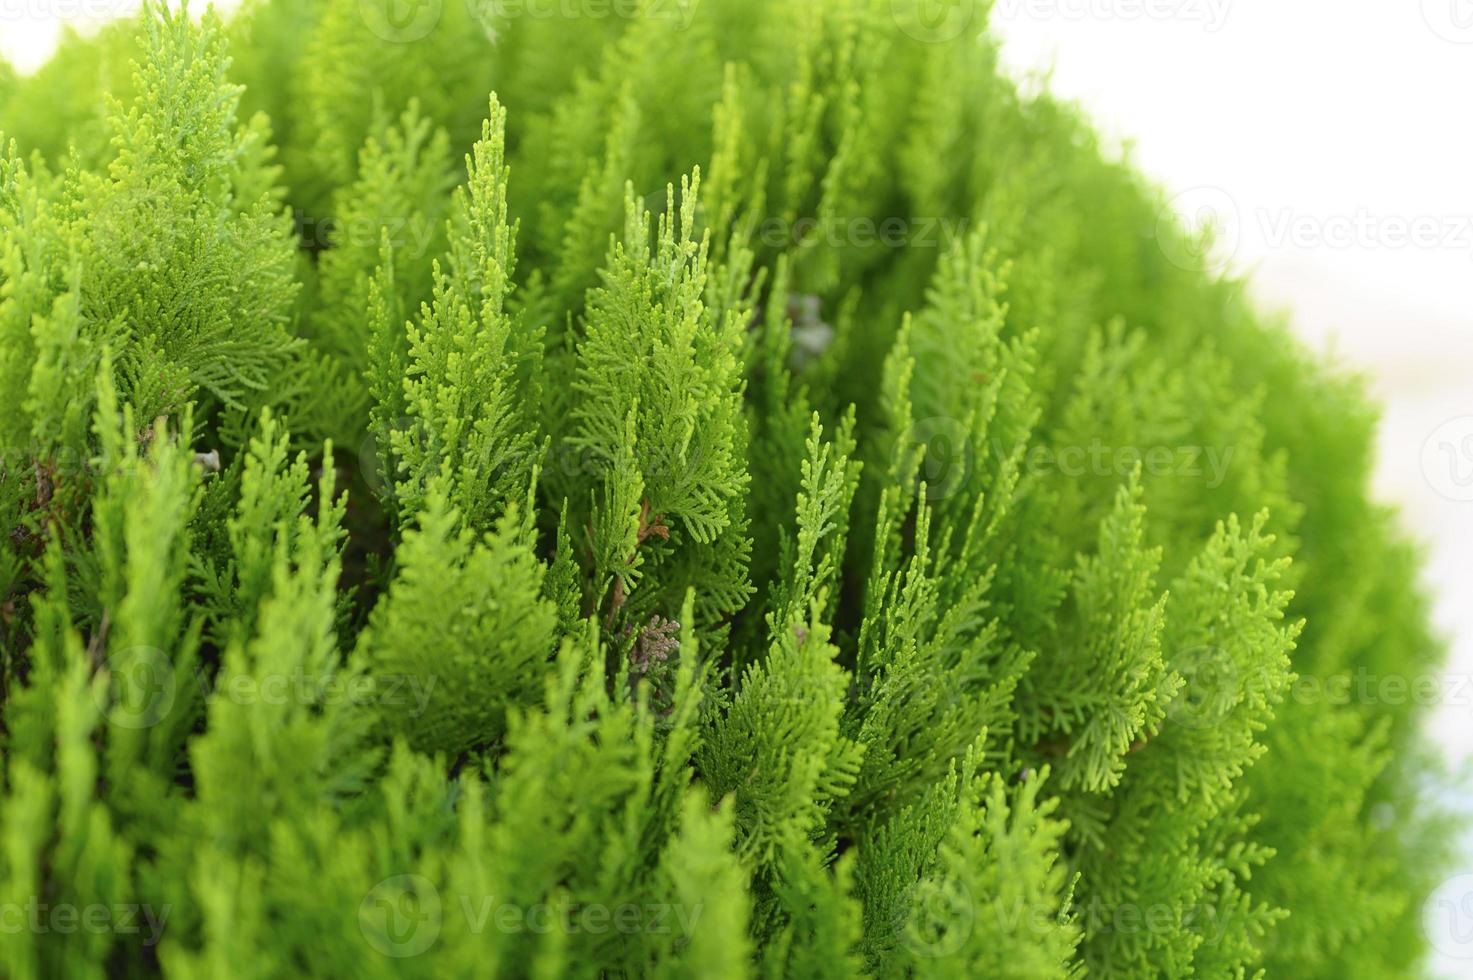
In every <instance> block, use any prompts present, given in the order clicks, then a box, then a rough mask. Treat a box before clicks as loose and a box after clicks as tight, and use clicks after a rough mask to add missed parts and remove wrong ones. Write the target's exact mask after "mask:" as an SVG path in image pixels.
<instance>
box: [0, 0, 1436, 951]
mask: <svg viewBox="0 0 1473 980" xmlns="http://www.w3.org/2000/svg"><path fill="white" fill-rule="evenodd" d="M925 6H926V4H920V3H917V4H909V3H892V2H891V0H823V2H810V3H798V4H785V3H777V2H752V0H701V2H700V3H698V4H697V3H690V4H674V3H658V2H649V3H638V4H623V5H621V4H613V5H608V6H607V7H606V8H605V9H604V14H605V15H604V16H597V17H595V16H574V14H576V13H578V11H572V10H567V9H564V10H560V11H559V16H557V17H554V18H542V17H538V16H532V15H531V14H530V13H529V9H530V8H527V9H523V8H520V7H517V6H516V5H498V4H460V3H445V4H418V5H415V4H406V5H401V6H399V7H397V8H395V9H397V10H398V13H400V14H404V15H405V16H406V17H407V19H405V18H404V17H391V16H388V15H387V14H388V13H393V11H392V10H388V8H386V7H382V6H380V5H376V4H372V3H360V2H358V0H321V2H318V3H312V4H304V3H301V2H300V0H253V2H249V3H247V4H245V5H244V6H243V7H242V9H241V10H240V11H239V13H238V14H237V15H236V16H235V17H234V18H233V19H232V20H231V21H230V22H229V23H228V24H222V23H220V22H219V21H218V20H217V19H216V18H215V17H214V16H213V15H208V14H207V15H206V16H204V17H203V18H192V17H191V16H190V15H189V14H188V13H187V12H182V13H170V12H168V11H167V10H165V9H164V7H163V5H162V4H159V3H151V4H149V5H148V7H147V9H146V10H145V11H144V12H143V14H142V15H141V16H140V18H139V19H137V20H135V21H129V22H125V23H121V24H118V25H115V26H113V27H110V28H108V29H107V30H105V31H103V32H101V33H99V34H97V35H96V36H94V37H91V38H77V37H70V38H68V39H67V40H66V41H65V42H64V43H63V45H62V47H61V49H60V50H59V51H58V53H57V55H56V57H55V58H54V60H53V61H52V62H51V63H50V64H48V65H47V66H46V67H45V68H43V69H42V70H41V71H39V72H38V73H36V74H35V75H32V76H28V77H21V76H18V75H16V74H14V73H13V72H11V71H10V70H9V69H0V130H3V131H4V133H5V134H7V135H6V137H5V139H4V140H3V141H0V146H3V152H0V395H3V397H0V529H3V531H4V533H3V534H0V930H3V931H4V932H5V937H4V941H3V942H0V974H3V975H4V976H6V977H14V978H16V980H32V978H41V977H54V976H56V977H102V976H138V977H151V976H160V975H163V976H169V977H200V978H210V977H238V976H258V977H263V978H265V977H277V976H324V977H340V976H354V977H358V976H362V977H399V976H423V977H445V976H451V977H483V976H539V977H560V976H579V977H583V976H588V977H593V976H608V977H618V976H625V977H643V976H657V977H671V978H676V977H712V978H717V977H719V978H725V977H747V976H763V977H789V976H792V977H805V978H806V977H846V978H847V977H859V976H872V977H880V978H898V977H927V976H938V977H943V976H944V977H952V976H977V977H1019V978H1023V977H1027V978H1033V977H1063V978H1077V977H1081V976H1088V975H1093V976H1108V977H1114V976H1125V977H1158V976H1162V977H1187V976H1197V977H1251V976H1260V975H1268V976H1294V977H1301V976H1302V977H1340V976H1368V977H1369V976H1374V977H1378V978H1379V977H1399V976H1416V975H1418V974H1419V970H1420V969H1421V968H1422V961H1423V958H1424V955H1425V950H1424V948H1423V946H1424V944H1423V942H1422V939H1421V934H1420V932H1419V930H1418V926H1417V922H1416V918H1417V916H1418V914H1419V907H1420V904H1421V901H1422V899H1423V897H1424V896H1425V895H1426V894H1427V892H1428V890H1429V888H1430V887H1431V886H1432V885H1433V884H1434V883H1435V881H1436V879H1437V876H1438V874H1439V873H1440V869H1441V868H1442V867H1443V861H1444V855H1445V851H1446V843H1445V841H1446V830H1447V828H1446V826H1445V825H1444V822H1443V821H1442V819H1441V818H1440V816H1439V815H1438V814H1437V813H1435V812H1433V810H1432V809H1431V807H1430V805H1429V804H1428V803H1427V802H1426V800H1425V797H1424V794H1425V791H1426V789H1425V788H1426V786H1427V785H1428V783H1429V780H1430V779H1431V778H1432V777H1433V776H1434V775H1435V773H1433V772H1432V767H1431V766H1430V764H1429V763H1428V762H1427V761H1426V760H1427V751H1426V745H1425V743H1424V742H1423V740H1422V736H1421V735H1420V734H1419V728H1418V726H1419V723H1420V720H1421V719H1420V716H1419V714H1418V713H1417V711H1416V710H1415V707H1414V706H1412V705H1410V704H1388V703H1384V702H1382V701H1377V700H1372V699H1361V700H1355V699H1352V700H1351V701H1350V703H1340V702H1338V701H1331V700H1327V699H1325V698H1318V699H1312V698H1305V697H1302V696H1296V692H1297V691H1298V690H1299V688H1298V687H1297V686H1296V683H1297V681H1300V680H1310V681H1324V680H1326V679H1329V678H1332V677H1337V676H1344V675H1349V674H1351V673H1353V672H1355V671H1361V670H1364V671H1369V672H1371V673H1372V674H1374V675H1378V676H1400V677H1404V678H1412V677H1416V676H1419V675H1421V674H1424V673H1427V672H1430V671H1433V670H1435V668H1436V665H1437V663H1438V657H1439V655H1440V650H1439V648H1438V645H1437V644H1436V643H1435V642H1434V641H1433V640H1432V639H1431V636H1430V630H1429V626H1428V614H1427V608H1426V605H1427V604H1426V600H1425V597H1424V596H1423V595H1422V593H1421V592H1420V591H1419V590H1418V589H1417V587H1416V586H1415V585H1414V584H1412V583H1413V579H1414V577H1415V574H1416V568H1417V562H1416V554H1415V551H1414V549H1412V548H1411V547H1410V546H1409V545H1407V544H1406V543H1405V542H1404V541H1403V540H1402V539H1401V538H1400V537H1399V534H1398V532H1397V530H1396V524H1395V519H1394V515H1392V514H1390V513H1389V512H1388V511H1386V510H1385V509H1384V508H1380V507H1378V506H1376V505H1375V504H1373V503H1372V502H1371V500H1370V497H1369V494H1368V473H1369V467H1370V450H1371V446H1372V445H1373V443H1372V439H1371V435H1372V425H1373V421H1374V413H1373V411H1372V410H1371V409H1369V408H1368V407H1367V403H1366V400H1365V398H1364V396H1363V394H1362V392H1361V390H1360V387H1359V385H1358V384H1357V383H1356V382H1354V381H1353V380H1347V379H1345V378H1343V377H1341V376H1339V375H1337V374H1336V373H1335V371H1334V370H1333V369H1331V368H1328V367H1326V366H1325V365H1322V364H1319V363H1316V362H1315V361H1313V360H1312V359H1311V358H1309V357H1308V356H1306V355H1305V354H1304V353H1303V352H1302V351H1301V350H1300V349H1299V348H1298V347H1297V346H1296V345H1295V344H1294V342H1293V341H1292V340H1291V339H1290V338H1289V337H1287V336H1286V335H1285V333H1284V331H1283V329H1282V327H1281V326H1279V325H1276V324H1273V323H1270V322H1266V321H1264V320H1263V319H1262V318H1261V317H1260V316H1259V314H1258V313H1257V312H1256V311H1255V310H1254V308H1253V307H1252V306H1251V305H1250V304H1249V303H1248V301H1247V300H1246V299H1245V297H1244V290H1243V288H1242V286H1243V284H1242V283H1240V282H1236V281H1233V280H1231V279H1220V278H1213V277H1211V276H1208V275H1205V274H1203V273H1202V272H1201V271H1199V270H1196V269H1193V268H1184V267H1183V266H1182V265H1179V264H1176V263H1174V262H1173V256H1175V257H1176V258H1177V260H1178V261H1180V257H1181V255H1182V254H1183V250H1182V249H1181V248H1179V247H1178V246H1180V245H1181V244H1182V243H1181V241H1179V238H1180V236H1181V235H1183V234H1185V233H1184V232H1182V231H1181V230H1179V229H1177V228H1175V227H1174V226H1173V225H1172V224H1171V223H1170V222H1162V221H1161V220H1160V218H1159V215H1160V214H1161V209H1162V201H1161V195H1160V194H1159V193H1158V192H1156V191H1155V190H1154V189H1152V188H1151V187H1149V186H1148V185H1146V184H1145V183H1144V182H1143V181H1142V180H1141V179H1140V178H1139V177H1138V176H1137V175H1136V174H1135V173H1134V172H1133V171H1132V170H1131V169H1130V168H1129V167H1128V166H1126V165H1124V164H1122V163H1119V162H1115V161H1113V160H1110V159H1107V158H1106V157H1105V156H1104V155H1103V154H1102V151H1101V149H1100V147H1099V145H1098V141H1097V139H1096V137H1095V136H1094V135H1093V133H1092V132H1091V130H1090V129H1089V128H1088V127H1087V126H1086V125H1085V124H1084V123H1082V122H1081V121H1080V120H1079V119H1078V118H1077V115H1076V114H1075V113H1074V112H1073V111H1072V110H1071V109H1069V108H1068V107H1066V106H1061V105H1059V104H1058V103H1056V102H1054V101H1053V100H1051V99H1050V98H1049V97H1048V96H1046V95H1030V94H1026V93H1025V92H1024V91H1023V90H1021V89H1020V88H1019V87H1018V86H1016V85H1014V84H1013V83H1012V82H1011V81H1009V80H1008V79H1007V78H1006V77H1005V76H1003V75H1002V74H1000V72H999V70H998V67H997V59H996V48H995V42H994V41H993V40H991V37H990V34H988V33H987V31H986V29H985V28H986V25H985V8H986V5H985V4H981V3H978V4H972V3H964V4H957V5H953V6H952V7H951V8H948V9H949V10H950V16H951V17H961V18H971V20H970V21H969V22H968V24H967V29H966V30H964V31H962V32H960V34H959V36H957V37H955V38H950V39H948V38H941V37H939V35H938V32H937V29H936V23H935V21H934V19H928V18H927V11H925V10H924V9H923V8H924V7H925ZM386 11H387V13H386ZM979 32H980V33H979ZM570 65H577V66H578V67H576V68H570V67H569V66H570ZM39 107H46V108H45V109H44V110H43V109H42V108H39ZM461 157H463V158H464V161H465V166H464V168H463V170H462V169H460V168H458V167H457V166H456V163H455V161H456V160H457V159H459V158H461ZM1143 229H1147V230H1149V229H1157V231H1156V232H1155V235H1156V239H1155V240H1152V238H1151V237H1150V234H1149V232H1148V231H1145V232H1143ZM89 910H92V911H89ZM17 913H19V914H20V916H21V917H22V920H23V928H22V929H21V930H20V931H18V932H14V931H11V929H10V926H11V925H12V923H13V922H14V921H16V914H17ZM67 915H75V916H77V917H79V918H81V917H83V916H86V915H91V916H92V917H93V918H92V920H91V921H94V922H97V921H101V922H102V925H101V926H100V927H99V928H85V929H72V930H69V931H68V930H66V929H64V928H63V926H62V923H64V922H65V921H66V919H65V916H67ZM58 916H62V918H58ZM99 916H100V917H101V918H100V919H99ZM84 921H85V920H84Z"/></svg>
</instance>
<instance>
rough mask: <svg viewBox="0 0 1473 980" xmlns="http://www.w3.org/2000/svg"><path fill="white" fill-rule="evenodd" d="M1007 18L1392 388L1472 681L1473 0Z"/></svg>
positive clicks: (1089, 7) (1459, 724)
mask: <svg viewBox="0 0 1473 980" xmlns="http://www.w3.org/2000/svg"><path fill="white" fill-rule="evenodd" d="M938 2H945V0H938ZM235 5H236V4H235V3H234V2H225V3H220V4H217V6H219V7H221V8H230V7H233V6H235ZM197 6H200V7H202V6H203V4H197ZM137 7H138V3H137V2H136V0H0V53H3V54H4V55H5V56H6V57H7V58H8V59H9V60H10V61H11V62H12V63H13V64H15V65H16V66H17V67H19V68H21V69H23V70H26V69H31V68H34V67H35V66H36V65H38V64H40V63H41V62H42V61H44V59H45V58H46V57H47V55H48V54H49V52H50V50H51V48H52V46H53V45H54V44H55V41H56V38H57V36H58V33H59V31H60V25H61V23H62V22H63V21H68V22H73V23H85V22H86V21H88V20H94V21H95V20H98V19H103V18H106V17H109V16H116V15H118V14H120V13H125V12H128V11H131V10H135V9H137ZM993 24H994V26H995V27H996V28H997V30H998V31H999V32H1000V34H1001V36H1002V37H1003V38H1004V40H1005V49H1004V57H1005V60H1006V62H1007V64H1008V65H1009V67H1010V69H1011V70H1012V71H1013V72H1014V73H1015V74H1018V75H1025V74H1029V73H1038V72H1045V71H1048V72H1050V73H1051V79H1050V82H1049V84H1050V86H1051V87H1052V89H1053V90H1054V91H1055V92H1056V93H1057V94H1059V95H1061V96H1063V97H1066V98H1069V99H1073V100H1075V101H1078V102H1079V103H1080V104H1082V105H1083V106H1084V107H1085V108H1086V109H1087V110H1088V111H1089V113H1090V114H1091V115H1092V116H1093V117H1094V119H1095V120H1096V121H1097V123H1098V124H1099V126H1100V128H1101V129H1102V131H1103V132H1104V133H1106V134H1107V135H1108V136H1110V137H1111V138H1112V139H1114V140H1116V142H1117V145H1120V146H1125V145H1129V146H1130V148H1131V149H1130V152H1131V154H1132V156H1133V158H1134V159H1135V161H1136V162H1137V163H1138V164H1139V165H1140V166H1141V167H1142V168H1143V169H1144V170H1145V171H1146V172H1147V173H1149V174H1150V175H1152V176H1153V177H1154V178H1156V179H1157V180H1160V181H1161V182H1163V183H1164V184H1165V186H1166V187H1167V188H1168V189H1169V190H1171V191H1172V192H1173V193H1175V194H1178V195H1179V197H1178V198H1177V199H1176V200H1177V202H1178V204H1179V208H1180V210H1181V211H1182V213H1183V215H1184V216H1186V217H1187V218H1188V219H1189V220H1192V221H1197V220H1200V219H1201V218H1202V215H1203V214H1204V213H1209V212H1210V213H1211V214H1212V215H1213V216H1214V217H1215V220H1216V221H1217V223H1218V224H1219V225H1220V226H1221V227H1223V229H1224V231H1225V246H1226V247H1225V249H1224V258H1225V259H1230V260H1231V261H1232V262H1233V263H1234V264H1235V265H1236V266H1238V267H1240V268H1245V269H1250V270H1254V271H1255V275H1254V283H1255V289H1256V292H1257V293H1258V295H1259V297H1260V298H1261V300H1262V302H1263V303H1265V304H1267V305H1269V306H1271V307H1279V308H1283V309H1286V310H1289V311H1291V312H1292V315H1293V322H1294V324H1295V326H1296V328H1297V329H1298V330H1299V331H1300V333H1301V334H1302V335H1303V336H1304V337H1305V338H1306V339H1307V340H1308V341H1309V342H1310V343H1311V344H1313V345H1315V346H1316V347H1319V348H1321V349H1327V350H1334V351H1336V352H1337V353H1338V354H1339V355H1340V357H1341V359H1342V360H1343V361H1344V363H1346V364H1347V365H1349V366H1352V367H1354V368H1357V369H1359V370H1362V371H1364V372H1366V373H1367V374H1368V375H1369V376H1370V377H1371V378H1372V379H1373V382H1374V384H1375V387H1376V390H1377V392H1378V394H1379V395H1380V396H1381V398H1382V399H1383V400H1384V403H1385V407H1386V411H1385V421H1384V424H1383V427H1382V434H1381V465H1380V471H1379V474H1378V478H1377V485H1378V491H1379V493H1380V494H1381V495H1382V496H1383V497H1384V498H1385V499H1387V500H1391V501H1395V502H1397V503H1399V504H1400V505H1402V507H1403V509H1404V513H1405V518H1406V523H1407V526H1408V527H1409V529H1410V530H1411V531H1412V532H1413V533H1414V534H1416V535H1417V536H1418V537H1420V538H1421V539H1422V540H1423V541H1425V542H1426V543H1427V545H1428V548H1429V562H1430V564H1429V570H1428V576H1429V580H1430V581H1431V582H1432V583H1433V584H1434V586H1435V587H1436V589H1437V594H1438V606H1437V616H1438V621H1439V623H1440V625H1441V626H1442V628H1443V629H1444V630H1445V631H1446V633H1447V635H1448V637H1449V638H1450V639H1451V640H1452V641H1453V655H1452V658H1451V661H1450V662H1449V664H1448V668H1447V670H1448V673H1449V674H1450V675H1458V676H1469V675H1473V0H1353V2H1348V3H1347V2H1344V0H1340V2H1333V0H996V4H995V9H994V12H993ZM1449 700H1450V701H1457V702H1458V703H1448V704H1444V705H1442V706H1441V708H1440V709H1439V710H1438V712H1437V713H1436V715H1435V717H1434V718H1433V719H1432V722H1431V727H1432V731H1433V734H1434V737H1435V738H1437V740H1438V741H1439V743H1440V744H1442V745H1443V746H1444V748H1445V750H1446V752H1447V754H1448V755H1449V757H1450V758H1452V759H1454V760H1465V759H1468V758H1470V757H1473V696H1465V697H1462V698H1450V699H1449ZM1470 954H1473V949H1470ZM1449 962H1451V961H1449ZM1469 962H1473V961H1468V960H1464V961H1463V963H1464V965H1466V964H1468V963H1469ZM1446 972H1447V975H1449V976H1454V975H1464V976H1473V970H1469V971H1468V972H1466V973H1462V974H1460V973H1458V971H1457V970H1456V969H1453V968H1451V966H1449V969H1448V970H1447V971H1446Z"/></svg>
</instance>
